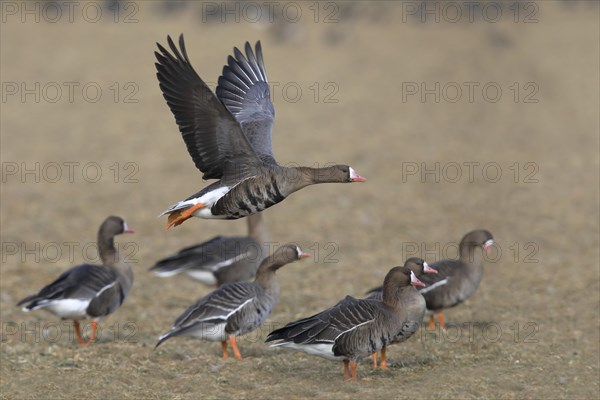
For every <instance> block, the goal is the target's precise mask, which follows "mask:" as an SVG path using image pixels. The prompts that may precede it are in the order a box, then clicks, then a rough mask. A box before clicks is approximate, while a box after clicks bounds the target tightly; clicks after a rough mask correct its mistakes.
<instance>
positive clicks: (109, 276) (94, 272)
mask: <svg viewBox="0 0 600 400" xmlns="http://www.w3.org/2000/svg"><path fill="white" fill-rule="evenodd" d="M117 280H118V275H117V272H115V270H114V269H112V268H110V267H107V266H105V265H91V264H82V265H78V266H76V267H73V268H71V269H69V270H67V271H65V272H63V273H62V274H61V275H60V276H59V277H58V278H57V279H56V280H55V281H54V282H52V283H50V284H49V285H47V286H45V287H43V288H42V289H41V290H40V291H39V292H38V293H37V294H36V295H32V296H28V297H26V298H24V299H23V300H21V301H20V302H19V303H17V305H21V304H24V303H26V302H31V303H30V304H29V305H27V308H30V309H32V308H35V307H36V305H37V304H38V302H40V301H44V300H59V299H92V298H94V297H95V296H96V295H97V293H98V292H99V291H100V290H102V289H103V288H105V287H106V286H108V285H110V284H112V283H115V282H117ZM117 286H118V283H117Z"/></svg>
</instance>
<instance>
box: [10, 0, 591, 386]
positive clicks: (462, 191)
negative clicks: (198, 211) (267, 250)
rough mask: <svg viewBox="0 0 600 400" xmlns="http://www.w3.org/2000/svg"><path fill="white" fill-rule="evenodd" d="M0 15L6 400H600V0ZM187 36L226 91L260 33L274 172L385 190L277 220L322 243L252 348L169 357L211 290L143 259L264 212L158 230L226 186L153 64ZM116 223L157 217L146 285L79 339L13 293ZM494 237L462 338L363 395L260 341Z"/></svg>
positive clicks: (140, 237) (411, 350)
mask: <svg viewBox="0 0 600 400" xmlns="http://www.w3.org/2000/svg"><path fill="white" fill-rule="evenodd" d="M1 6H2V24H1V25H0V27H1V28H0V29H1V32H0V33H1V42H0V44H1V49H0V54H1V59H2V60H1V74H2V76H1V81H2V102H1V104H0V105H1V107H2V112H1V131H2V134H1V144H2V146H1V147H2V149H1V158H2V198H1V200H2V207H1V212H0V215H1V218H2V231H1V236H2V266H1V268H0V277H1V284H0V287H1V302H0V310H1V319H2V344H1V352H0V360H1V371H2V378H1V389H0V396H1V397H2V398H39V397H40V396H43V397H52V398H57V397H66V398H74V397H86V398H130V397H136V398H139V397H146V398H148V397H150V398H198V397H202V398H219V397H233V396H236V397H242V398H244V397H250V398H263V397H282V396H288V397H293V398H301V397H313V396H317V395H318V396H319V397H324V398H345V397H348V398H350V397H358V396H360V397H364V396H365V395H369V396H373V397H379V396H386V397H389V396H391V397H410V398H414V397H420V398H448V397H461V398H474V397H496V398H541V397H550V398H559V397H560V398H576V397H577V398H593V397H597V396H598V389H599V388H598V386H599V382H598V376H599V375H598V373H599V352H600V347H599V345H598V343H599V342H600V335H599V329H600V328H599V319H598V310H599V303H600V298H599V293H600V288H599V286H600V285H599V270H598V268H599V256H598V251H599V250H598V244H599V230H598V229H599V228H598V223H599V222H598V220H599V208H598V207H599V203H598V201H599V199H598V191H599V186H598V185H599V173H598V170H599V160H598V157H599V147H598V146H599V143H598V138H599V89H598V88H599V77H598V75H599V72H598V71H599V69H600V65H599V35H600V32H599V7H598V3H597V2H566V1H543V2H541V1H537V2H484V1H481V2H477V4H476V5H474V6H467V5H465V4H464V3H463V2H456V3H447V2H435V1H430V2H423V3H422V2H376V3H373V4H371V3H361V2H357V3H345V2H322V3H315V2H313V3H310V2H291V3H285V2H281V3H276V4H271V5H265V3H263V2H246V3H235V2H209V3H200V2H189V3H188V2H170V3H167V2H160V1H154V2H128V1H123V2H75V3H73V4H72V5H67V4H65V3H64V2H58V3H47V2H43V1H42V2H29V3H22V2H11V1H5V2H3V3H2V4H1ZM69 7H71V8H69ZM269 7H271V8H269ZM258 13H260V14H261V18H259V16H258ZM181 32H183V33H184V34H185V38H186V44H187V50H188V54H189V56H190V59H191V61H192V63H193V65H194V67H195V69H196V71H197V72H198V73H199V75H200V76H201V77H202V78H203V79H204V80H205V81H206V82H209V83H211V87H213V88H214V87H215V83H216V81H217V78H218V76H219V74H220V72H221V69H222V66H223V65H224V63H225V62H226V58H227V56H228V55H229V54H231V52H232V48H233V46H238V47H240V46H243V44H244V42H245V41H250V42H254V41H256V40H261V41H262V45H263V50H264V56H265V63H266V68H267V74H268V77H269V79H270V81H271V84H272V96H273V101H274V105H275V109H276V122H275V128H274V138H273V139H274V149H275V154H276V156H277V158H278V160H279V161H280V162H281V163H283V164H287V163H296V164H299V165H324V164H327V163H333V162H336V163H347V164H350V165H351V166H353V167H354V168H355V169H356V170H357V171H358V172H359V173H360V174H362V175H364V176H366V177H367V178H368V182H367V183H365V184H361V185H358V184H356V185H321V186H316V187H311V188H308V189H305V190H303V191H302V192H300V193H297V194H295V195H293V196H291V197H290V198H289V199H287V200H285V201H284V202H283V203H282V204H279V205H277V206H275V207H273V208H271V209H269V210H267V212H266V213H265V217H266V220H267V223H268V224H269V229H270V232H271V236H272V239H273V241H275V242H278V243H285V242H288V241H296V242H298V243H300V244H301V245H302V246H303V247H304V249H305V250H306V251H308V252H311V253H312V254H313V255H314V257H313V259H312V260H309V261H305V262H304V263H298V264H294V265H291V266H289V267H287V268H285V269H283V270H281V271H280V273H278V275H279V277H280V281H281V285H282V296H281V300H280V304H279V305H278V306H277V307H276V309H275V310H274V312H273V314H272V315H271V318H270V320H269V321H270V322H269V324H270V325H268V326H267V327H264V329H261V330H260V331H259V332H258V333H257V334H254V335H253V336H252V335H251V336H252V337H249V338H246V339H242V340H241V344H240V348H241V351H242V354H244V355H245V356H247V357H246V358H245V360H244V361H242V362H236V361H234V360H227V361H224V360H222V359H220V358H219V354H218V346H216V345H215V344H214V343H212V344H211V343H206V342H199V341H194V340H192V339H186V338H180V339H178V340H173V341H172V342H170V343H168V344H167V345H165V346H163V347H161V348H160V349H159V350H157V351H151V349H152V347H153V346H154V344H155V342H156V338H157V337H158V335H159V334H160V333H162V332H164V331H165V330H167V329H168V328H169V326H170V324H171V323H172V321H173V320H174V319H175V317H176V316H177V315H179V313H180V312H181V311H183V309H184V308H185V307H187V306H188V305H189V304H191V303H192V302H193V301H195V300H196V299H197V298H199V297H200V296H202V295H204V294H206V293H208V292H209V291H210V290H211V289H210V288H207V287H204V286H201V285H199V284H197V283H195V282H191V281H188V280H186V279H185V278H184V277H175V278H172V279H159V278H156V277H154V276H152V275H151V274H149V273H148V272H147V268H148V267H149V266H151V265H152V264H153V262H154V261H156V260H157V259H159V258H162V257H164V256H166V255H168V254H170V253H172V252H174V251H176V250H178V249H179V248H180V247H182V246H184V245H189V244H193V243H197V242H200V241H202V240H206V239H208V238H210V237H212V236H214V235H217V234H234V233H235V234H241V233H244V232H245V222H244V221H207V220H198V219H194V220H193V221H189V222H188V223H186V224H184V225H182V226H181V227H178V228H176V229H173V230H170V231H165V229H164V222H165V221H164V219H156V215H158V214H159V213H160V212H161V211H162V210H164V209H165V208H166V207H167V206H169V205H170V204H172V203H173V202H175V201H177V200H180V199H182V198H184V197H187V196H188V195H190V194H192V193H194V192H195V191H196V190H197V189H200V188H201V187H203V186H204V185H205V183H203V182H202V181H201V175H200V174H199V172H198V171H197V170H196V169H195V168H194V165H193V163H192V161H191V159H190V157H189V156H188V154H187V152H186V150H185V146H184V144H183V141H182V140H181V138H180V135H179V133H178V130H177V127H176V125H175V122H174V119H173V116H172V115H171V113H170V111H169V110H168V108H167V106H166V104H165V102H164V100H163V98H162V95H161V93H160V90H159V88H158V84H157V82H156V78H155V69H154V56H153V51H154V50H155V49H156V45H155V42H157V41H158V42H160V43H162V44H164V43H165V42H166V36H167V35H172V36H173V37H175V36H178V35H179V33H181ZM71 90H72V91H71ZM471 90H472V91H471ZM469 166H471V167H469ZM469 168H472V169H471V171H472V172H473V175H472V176H470V175H469V171H470V170H469ZM28 171H29V172H28ZM428 171H429V172H428ZM110 214H115V215H121V216H123V217H125V218H126V219H127V221H128V223H129V224H130V225H131V226H133V227H135V229H136V232H137V233H136V234H135V235H131V236H126V237H119V238H118V239H120V240H119V242H120V243H121V244H120V245H121V249H122V250H123V251H124V252H125V253H126V254H129V255H130V258H131V259H132V261H133V262H134V269H135V273H136V277H135V280H136V281H135V284H134V287H133V290H132V291H131V292H130V295H129V297H128V298H127V300H126V302H125V304H124V305H123V307H122V308H121V309H120V310H119V311H118V312H117V313H115V314H113V315H111V316H110V317H109V318H107V319H106V320H105V321H104V322H103V323H102V327H103V328H104V332H103V335H102V336H101V337H100V340H99V342H98V343H97V344H94V345H93V346H91V347H90V348H88V349H85V350H82V349H80V348H78V347H77V345H76V344H75V342H74V341H73V340H72V339H69V337H68V335H67V330H68V328H69V324H62V323H61V322H60V321H57V320H55V319H54V317H52V316H51V315H50V314H47V313H44V312H35V313H32V314H22V313H21V312H20V310H19V309H18V308H17V307H15V303H16V302H17V301H18V300H19V299H20V298H22V297H24V296H25V295H28V294H31V293H33V292H34V291H35V290H37V289H39V288H40V287H41V286H43V285H44V284H46V283H49V282H50V281H51V280H52V279H54V278H55V277H56V276H57V275H58V274H59V273H60V272H62V271H63V270H65V269H66V268H68V267H70V266H72V265H75V264H77V263H81V262H84V261H90V260H91V261H96V260H94V257H95V254H94V251H93V242H94V241H95V235H96V231H97V228H98V226H99V224H100V223H101V222H102V220H103V219H104V218H105V217H106V216H107V215H110ZM480 227H481V228H486V229H489V230H490V231H491V232H492V233H493V234H494V237H495V238H496V240H497V242H498V246H497V253H496V254H495V255H493V256H492V257H491V258H492V259H491V260H490V262H488V263H487V265H486V271H485V277H484V280H483V283H482V285H481V287H480V289H479V291H478V292H477V293H476V295H475V296H474V297H473V298H471V299H470V300H469V301H467V303H466V304H465V305H462V306H461V307H458V308H456V309H454V310H452V311H450V312H448V313H447V320H448V321H449V322H450V323H454V328H453V330H449V331H448V332H446V333H443V332H437V333H436V334H433V335H432V334H425V333H424V332H423V331H421V332H419V333H417V334H416V335H415V337H413V338H412V339H411V340H410V341H408V342H407V343H405V344H403V345H401V346H395V347H394V348H393V349H390V352H389V357H390V359H391V360H392V361H393V362H394V364H393V366H392V368H390V370H389V371H384V372H382V371H373V370H372V369H371V368H370V365H369V363H367V362H364V363H362V364H361V367H360V369H359V374H360V376H361V378H362V381H361V382H360V383H359V384H343V385H342V384H341V383H342V382H341V364H340V365H337V364H333V363H331V362H329V361H326V360H322V359H319V358H314V357H309V356H307V355H304V354H298V353H288V352H285V351H281V350H273V349H269V348H268V347H267V346H266V345H264V344H263V343H262V341H263V340H264V337H265V336H266V334H267V333H268V330H269V327H273V326H274V325H281V324H284V323H286V322H288V321H291V320H292V319H294V318H298V317H301V316H306V315H308V314H309V313H313V312H316V311H318V310H320V309H323V308H325V307H328V306H330V305H332V304H333V303H334V302H336V301H337V300H338V299H340V298H342V297H343V296H345V295H346V294H352V295H355V296H361V295H362V294H363V293H364V292H365V291H366V290H367V289H369V288H371V287H373V286H376V285H378V284H380V282H381V280H382V279H383V276H384V275H385V273H386V271H387V270H388V269H389V268H390V267H392V266H395V265H398V264H401V263H403V261H404V259H405V258H407V257H409V256H412V255H419V256H422V257H424V258H425V259H426V260H427V261H435V260H437V259H440V258H445V257H452V256H453V255H454V254H455V248H454V247H453V246H454V245H455V244H456V242H458V241H459V240H460V238H461V237H462V235H463V234H464V233H466V232H467V231H468V230H471V229H474V228H480ZM68 243H73V244H68ZM90 246H92V248H91V249H90ZM57 333H58V334H59V335H58V337H57Z"/></svg>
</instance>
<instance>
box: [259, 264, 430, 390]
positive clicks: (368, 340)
mask: <svg viewBox="0 0 600 400" xmlns="http://www.w3.org/2000/svg"><path fill="white" fill-rule="evenodd" d="M413 285H422V282H421V281H420V280H419V279H418V278H417V277H416V276H415V274H414V273H413V272H412V271H411V270H410V269H409V268H406V267H394V268H392V269H391V270H390V271H389V272H388V274H387V275H386V277H385V280H384V284H383V295H382V300H375V299H356V298H354V297H351V296H347V297H346V298H345V299H343V300H342V301H340V302H338V303H337V304H336V305H335V306H333V307H331V308H329V309H327V310H325V311H322V312H320V313H318V314H315V315H313V316H310V317H307V318H303V319H300V320H298V321H295V322H291V323H289V324H287V325H286V326H284V327H283V328H280V329H277V330H274V331H273V332H271V333H269V336H268V337H267V340H266V341H267V342H272V341H277V342H276V343H274V344H272V345H271V346H273V347H286V348H290V349H292V350H297V351H302V352H305V353H307V354H311V355H316V356H320V357H323V358H326V359H329V360H337V361H343V362H344V379H345V380H346V379H353V380H356V379H357V378H358V377H357V373H356V369H357V363H358V361H359V360H360V359H361V358H363V357H366V356H369V355H371V354H373V353H374V352H377V351H379V350H380V349H382V348H384V347H386V346H387V345H388V344H389V343H391V341H392V340H393V338H394V337H396V335H398V333H399V332H400V331H401V330H402V327H403V325H404V324H405V323H406V320H407V318H408V315H407V312H406V304H407V303H408V302H410V301H411V299H412V298H414V297H415V296H419V294H418V292H417V290H416V289H415V288H414V286H413Z"/></svg>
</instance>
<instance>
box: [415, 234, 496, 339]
mask: <svg viewBox="0 0 600 400" xmlns="http://www.w3.org/2000/svg"><path fill="white" fill-rule="evenodd" d="M493 244H494V238H493V237H492V234H491V233H490V232H488V231H486V230H483V229H479V230H475V231H471V232H469V233H467V234H466V235H465V236H464V237H463V238H462V240H461V241H460V245H459V258H458V260H442V261H438V262H436V263H433V264H431V266H432V267H433V268H435V269H436V270H437V271H438V273H437V274H436V275H426V276H423V282H424V283H425V284H427V287H426V288H423V289H421V291H420V293H421V294H422V295H423V297H425V302H426V303H427V310H429V311H432V312H436V313H437V318H438V322H439V324H440V328H442V329H445V328H446V324H445V323H444V315H443V314H442V310H444V309H446V308H450V307H454V306H456V305H458V304H460V303H462V302H463V301H465V300H466V299H468V298H469V297H471V296H472V295H473V294H474V293H475V291H476V290H477V288H478V287H479V283H480V282H481V277H482V276H483V252H481V251H478V248H480V247H481V248H483V250H484V251H486V252H488V251H489V250H490V248H491V247H492V245H493ZM427 327H428V328H429V329H434V328H435V320H434V315H433V314H431V317H430V320H429V325H428V326H427Z"/></svg>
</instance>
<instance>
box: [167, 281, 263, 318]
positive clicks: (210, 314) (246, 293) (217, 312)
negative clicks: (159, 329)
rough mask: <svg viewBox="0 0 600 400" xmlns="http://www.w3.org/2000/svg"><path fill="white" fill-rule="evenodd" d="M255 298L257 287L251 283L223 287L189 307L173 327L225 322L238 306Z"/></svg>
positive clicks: (237, 309) (238, 308)
mask: <svg viewBox="0 0 600 400" xmlns="http://www.w3.org/2000/svg"><path fill="white" fill-rule="evenodd" d="M257 296H258V291H257V286H256V285H255V284H253V283H252V282H236V283H229V284H226V285H223V286H222V287H220V288H219V289H217V290H215V291H214V292H212V293H209V294H208V295H206V296H204V297H203V298H201V299H200V300H198V302H197V303H196V304H194V305H193V306H191V307H189V308H188V309H187V310H186V311H185V312H184V313H183V314H181V315H180V316H179V317H178V318H177V319H176V320H175V324H174V326H173V327H174V328H180V329H181V328H187V327H190V326H192V325H196V324H198V323H209V322H214V323H219V322H225V321H226V320H227V318H229V317H230V316H231V315H233V313H234V312H237V311H239V310H240V306H242V305H243V304H244V303H246V302H248V300H252V299H254V298H256V297H257ZM248 303H249V302H248ZM248 303H246V304H248Z"/></svg>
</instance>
